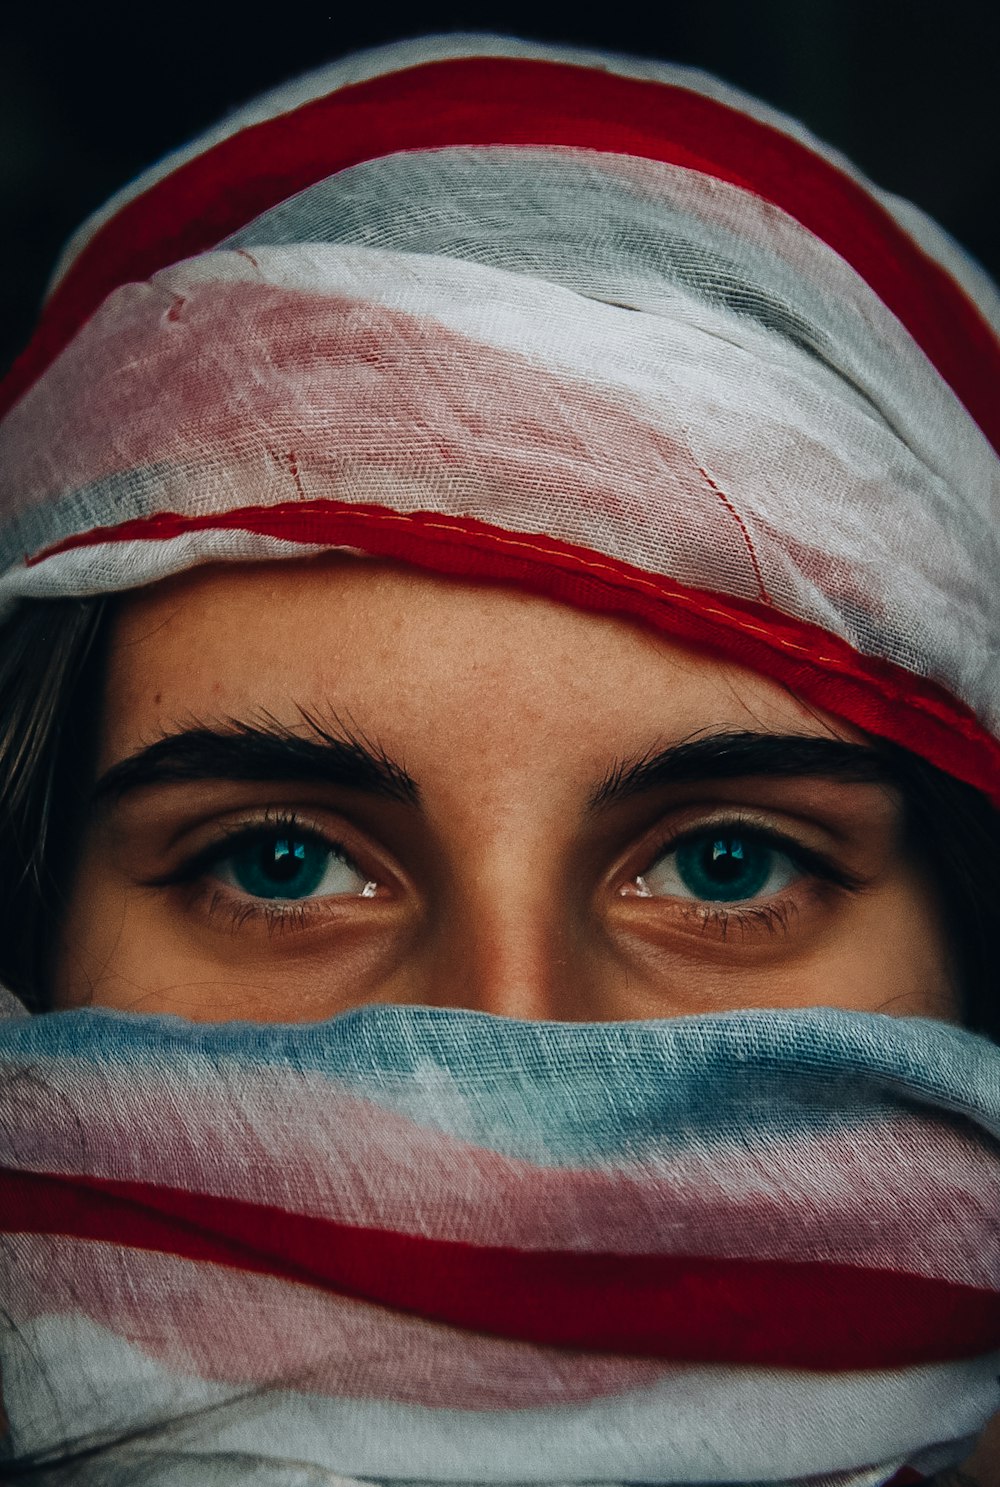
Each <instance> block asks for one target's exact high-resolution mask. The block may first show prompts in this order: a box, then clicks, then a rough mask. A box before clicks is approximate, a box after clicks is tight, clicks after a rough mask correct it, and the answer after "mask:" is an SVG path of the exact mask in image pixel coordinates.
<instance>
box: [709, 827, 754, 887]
mask: <svg viewBox="0 0 1000 1487" xmlns="http://www.w3.org/2000/svg"><path fill="white" fill-rule="evenodd" d="M705 859H706V861H705V868H706V871H707V872H708V874H709V876H710V877H713V878H714V879H715V881H716V882H717V883H726V884H729V883H735V882H737V881H738V880H739V879H740V878H741V877H743V876H744V875H745V874H746V862H745V861H744V859H743V843H742V842H741V841H740V839H739V838H738V837H729V838H728V839H724V840H722V841H717V842H712V844H711V846H710V847H706V850H705Z"/></svg>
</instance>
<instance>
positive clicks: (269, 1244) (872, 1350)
mask: <svg viewBox="0 0 1000 1487" xmlns="http://www.w3.org/2000/svg"><path fill="white" fill-rule="evenodd" d="M0 1213H2V1215H3V1217H2V1219H0V1228H2V1230H3V1232H6V1233H31V1234H60V1235H65V1236H71V1237H73V1238H76V1239H91V1240H98V1241H102V1242H104V1243H112V1244H119V1245H124V1246H126V1247H128V1248H131V1249H146V1250H154V1251H157V1252H161V1253H167V1254H171V1255H176V1256H178V1257H181V1258H185V1259H189V1260H197V1261H202V1262H205V1263H208V1264H215V1265H224V1266H229V1267H233V1268H235V1269H238V1270H243V1271H251V1272H255V1273H258V1274H265V1275H273V1276H280V1277H281V1278H283V1279H286V1280H289V1281H295V1282H299V1283H302V1284H306V1285H311V1286H317V1287H320V1288H322V1289H324V1290H330V1291H335V1292H337V1293H338V1294H341V1295H344V1296H351V1297H354V1298H356V1299H361V1300H365V1301H368V1302H370V1303H373V1304H375V1305H378V1306H388V1307H392V1308H393V1309H395V1310H397V1311H403V1312H407V1313H410V1314H414V1313H415V1314H417V1315H419V1316H422V1317H425V1318H427V1319H429V1320H433V1321H435V1322H438V1323H444V1324H446V1325H450V1326H456V1327H461V1328H463V1329H465V1330H471V1331H475V1332H482V1333H487V1334H490V1335H493V1336H498V1337H506V1338H516V1339H518V1340H520V1341H526V1342H535V1343H539V1344H543V1345H546V1346H553V1347H562V1348H583V1349H588V1350H597V1351H601V1352H614V1353H630V1354H635V1355H637V1356H641V1357H655V1358H660V1359H664V1360H670V1361H680V1360H685V1361H700V1362H732V1363H742V1364H748V1365H756V1366H765V1365H777V1366H783V1367H790V1368H803V1369H819V1370H823V1371H843V1370H848V1369H850V1370H854V1369H869V1368H899V1367H907V1366H915V1365H919V1364H923V1363H932V1362H942V1361H945V1360H948V1359H957V1358H966V1357H975V1356H979V1355H981V1354H984V1353H988V1352H990V1351H991V1350H992V1349H993V1348H995V1347H997V1346H998V1344H1000V1294H998V1293H996V1292H993V1291H984V1290H978V1289H976V1288H974V1287H972V1286H962V1285H956V1284H954V1283H952V1282H948V1281H941V1280H933V1279H929V1278H928V1277H926V1276H917V1275H907V1274H902V1273H898V1272H895V1271H886V1270H865V1269H860V1268H856V1267H852V1266H848V1265H831V1264H828V1263H815V1264H813V1263H808V1262H804V1263H798V1264H792V1263H788V1262H777V1261H770V1260H728V1259H727V1260H719V1259H704V1258H700V1257H692V1258H683V1257H677V1256H660V1255H620V1254H594V1253H581V1252H579V1251H565V1250H563V1251H534V1250H517V1249H511V1248H507V1247H501V1246H485V1245H483V1246H477V1245H471V1244H468V1243H465V1242H462V1241H458V1240H443V1239H433V1238H429V1237H427V1236H425V1235H418V1234H400V1233H397V1232H394V1231H390V1230H385V1229H378V1228H365V1227H361V1226H355V1225H349V1224H343V1223H336V1222H331V1221H330V1220H326V1219H319V1218H314V1217H311V1216H307V1215H303V1214H297V1213H289V1212H286V1211H284V1210H282V1209H278V1208H272V1207H267V1206H265V1205H256V1204H252V1203H245V1202H242V1201H240V1200H238V1199H233V1198H218V1197H213V1196H209V1195H206V1194H200V1193H189V1192H183V1191H180V1190H178V1189H175V1188H163V1187H157V1186H154V1185H153V1184H151V1183H139V1182H115V1181H112V1180H110V1179H102V1178H93V1177H66V1176H60V1175H56V1174H51V1173H31V1172H16V1171H13V1170H10V1169H0Z"/></svg>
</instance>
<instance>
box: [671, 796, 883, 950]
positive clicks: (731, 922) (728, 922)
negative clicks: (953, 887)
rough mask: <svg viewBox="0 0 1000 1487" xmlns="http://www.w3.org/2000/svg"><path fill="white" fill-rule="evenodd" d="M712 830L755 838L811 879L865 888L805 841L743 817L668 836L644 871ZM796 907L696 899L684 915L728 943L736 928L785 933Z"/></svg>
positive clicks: (853, 888)
mask: <svg viewBox="0 0 1000 1487" xmlns="http://www.w3.org/2000/svg"><path fill="white" fill-rule="evenodd" d="M709 831H718V832H719V833H720V835H724V834H726V833H732V834H733V835H737V834H742V835H743V836H752V837H753V838H754V840H755V841H758V842H763V843H765V844H766V845H767V846H768V847H771V848H772V849H773V850H775V851H778V852H782V853H784V855H785V856H786V857H788V858H789V860H790V861H791V862H793V863H794V864H795V866H796V867H797V868H800V869H801V870H802V871H803V872H804V873H806V874H808V875H809V876H810V877H812V878H818V879H819V880H820V881H821V882H823V883H825V884H828V885H830V886H832V887H835V888H840V889H842V890H844V891H845V892H847V893H856V892H857V891H858V889H859V888H861V886H862V880H861V879H860V878H858V877H856V876H855V875H854V874H853V873H849V872H848V871H847V870H846V869H845V868H843V867H841V866H840V865H839V864H838V863H836V862H833V861H832V860H831V859H830V858H828V857H825V856H824V855H823V854H822V853H820V852H816V851H814V850H813V849H812V848H811V847H805V846H803V845H802V843H801V842H797V841H795V840H794V838H792V837H789V836H785V835H784V834H783V833H782V832H780V831H774V830H773V829H771V828H769V827H766V826H761V825H760V824H759V823H758V822H756V821H754V820H752V819H748V818H747V817H745V816H739V815H735V816H729V817H724V818H722V819H721V820H718V821H706V822H700V823H699V824H698V825H696V826H692V827H689V828H687V829H685V830H683V831H680V832H676V833H673V834H671V833H668V834H667V835H666V836H665V837H664V838H663V839H662V840H661V841H660V842H659V843H658V844H657V846H656V847H655V848H654V850H653V851H652V852H651V853H650V854H649V858H648V864H649V865H648V866H647V867H646V868H644V869H643V871H644V872H649V871H650V869H651V868H652V867H654V866H655V865H656V863H658V862H659V861H660V860H661V858H663V857H666V856H668V855H669V854H670V853H671V852H676V851H677V850H678V849H679V848H680V847H683V846H684V845H685V843H687V842H690V841H696V840H697V839H698V838H699V837H702V836H704V835H705V834H706V832H709ZM796 907H797V906H796V904H795V903H794V901H793V900H792V899H791V898H785V899H780V900H778V901H777V902H775V903H772V904H754V905H752V906H748V907H745V908H740V907H739V906H738V905H731V906H728V907H723V906H722V905H712V906H711V907H709V906H708V905H707V903H706V902H705V901H703V900H698V899H692V900H691V901H690V907H688V908H686V909H685V910H684V912H685V914H687V915H688V916H690V917H696V918H697V919H698V920H700V922H701V926H702V931H703V933H708V932H714V933H716V934H718V936H719V938H720V939H723V940H724V939H725V938H726V936H727V935H728V933H729V930H730V928H732V927H736V928H739V929H742V930H744V931H746V930H748V929H751V928H752V929H760V930H763V931H765V932H766V933H768V934H778V933H780V932H782V931H785V930H787V928H788V925H789V923H790V921H791V917H792V914H793V912H794V911H795V909H796Z"/></svg>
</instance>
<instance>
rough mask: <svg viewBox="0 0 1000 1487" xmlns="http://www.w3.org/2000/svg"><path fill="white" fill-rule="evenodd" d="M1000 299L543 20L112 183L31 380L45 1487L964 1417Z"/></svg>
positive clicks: (713, 87)
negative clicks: (116, 186)
mask: <svg viewBox="0 0 1000 1487" xmlns="http://www.w3.org/2000/svg"><path fill="white" fill-rule="evenodd" d="M996 323H997V316H996V300H995V296H994V294H993V291H992V289H991V288H990V287H989V286H988V285H987V284H985V283H984V282H983V281H982V279H981V276H980V275H979V274H978V272H977V270H976V269H975V268H974V267H973V266H971V265H970V264H969V263H968V262H967V261H966V260H965V259H964V258H963V257H962V255H961V254H960V253H959V251H958V250H957V249H955V248H954V247H953V246H952V245H951V244H950V243H948V242H947V241H946V240H945V239H944V238H943V237H942V236H941V235H940V234H939V233H938V232H937V230H936V229H935V228H933V226H932V225H931V224H929V223H927V222H926V221H925V220H924V219H923V218H921V217H919V216H918V215H917V214H916V213H915V212H914V211H913V209H911V208H909V207H906V206H905V205H903V204H900V203H898V202H894V201H892V200H890V199H889V198H886V197H884V196H882V195H880V194H879V193H878V192H877V191H875V190H874V189H873V188H872V187H870V186H869V185H867V183H865V182H862V181H861V180H859V178H858V177H857V176H856V175H855V174H854V173H853V172H852V170H851V169H850V167H848V166H846V165H845V164H844V163H843V162H842V161H839V160H836V159H835V158H833V157H832V156H830V154H829V153H828V152H826V151H824V150H823V149H822V147H820V146H818V145H817V144H816V143H815V142H814V141H812V140H811V139H809V138H808V137H807V136H806V135H805V134H804V133H803V132H802V131H801V130H799V129H798V127H797V126H795V125H794V124H791V123H790V122H789V121H788V120H785V119H781V118H779V117H777V116H775V115H773V114H771V113H769V112H768V111H767V110H765V109H763V108H762V107H761V106H759V105H757V104H754V103H752V102H750V101H749V100H747V99H745V98H742V97H740V96H739V95H736V94H734V93H732V92H731V91H730V90H728V89H725V88H723V87H722V86H721V85H719V84H716V83H715V82H713V81H712V80H710V79H706V78H704V77H701V76H700V75H695V74H690V73H687V72H684V71H681V70H677V69H672V68H668V67H662V66H659V65H656V64H646V63H635V62H632V61H630V60H628V59H621V58H614V57H605V56H588V55H586V54H583V53H573V52H559V51H557V50H554V49H551V48H543V47H535V46H531V45H525V44H522V43H519V42H513V41H508V40H503V39H497V38H485V39H483V38H474V39H472V40H463V39H461V38H459V39H456V38H444V39H437V40H430V41H422V42H414V43H408V44H406V45H404V46H401V47H397V48H389V49H386V50H383V51H380V52H377V53H371V54H366V55H364V56H361V57H355V58H351V59H348V60H347V61H346V62H344V63H339V64H336V65H335V66H334V67H332V68H330V69H327V70H325V71H324V72H322V73H318V74H316V75H314V76H312V77H310V78H307V79H304V80H303V81H302V82H301V83H298V84H295V85H293V86H291V87H290V88H289V89H286V90H281V91H280V92H279V93H277V94H275V95H272V96H271V97H270V98H267V99H264V100H262V101H260V102H259V103H258V104H256V105H254V106H253V107H252V108H250V109H248V110H247V111H246V112H245V113H244V114H242V115H239V116H237V117H236V118H234V119H232V120H230V121H229V122H228V123H227V124H226V125H225V126H223V127H222V128H221V129H220V130H219V131H217V132H216V133H215V134H214V135H212V136H209V137H207V138H206V139H205V140H202V141H200V142H199V143H198V144H197V145H196V146H194V147H192V148H191V149H189V150H187V151H185V152H182V153H181V154H180V155H178V156H175V157H173V158H172V159H171V160H169V161H167V162H165V163H164V164H163V165H162V166H160V167H157V168H156V169H155V170H154V171H153V172H151V173H150V174H149V175H148V176H146V177H145V178H143V180H141V181H140V182H139V183H137V184H136V186H134V187H132V188H129V190H128V191H126V192H125V193H123V194H122V195H121V196H120V197H119V198H117V199H116V201H115V202H113V203H112V204H111V206H110V207H109V208H108V209H107V211H106V212H105V213H104V214H102V215H101V216H100V217H98V218H97V219H95V220H94V221H93V222H91V223H90V224H88V225H87V227H85V228H84V229H83V231H82V233H81V234H80V235H79V236H78V238H77V239H76V240H75V241H74V243H73V244H72V245H71V248H70V250H69V252H68V254H67V257H66V259H65V260H64V263H63V265H62V266H61V270H60V274H59V277H58V279H57V283H56V285H55V286H54V288H53V291H52V293H51V296H50V299H49V303H48V306H47V309H46V312H45V314H44V316H43V319H42V323H41V325H40V327H39V330H38V332H37V335H36V337H35V339H34V341H33V342H32V345H31V346H30V347H29V348H28V351H27V352H26V353H25V356H24V357H23V358H22V360H21V362H20V363H19V364H18V366H17V367H16V368H15V369H14V372H13V373H12V375H11V378H10V379H9V382H8V384H7V387H6V405H5V406H6V408H7V410H8V411H7V412H6V417H5V421H4V425H3V441H4V442H3V468H4V470H5V479H6V482H7V491H8V494H7V497H6V500H7V510H8V514H9V521H8V529H7V530H8V538H7V541H8V550H9V552H10V554H11V557H10V561H9V565H8V568H7V571H6V573H5V576H4V578H3V579H2V581H0V583H2V588H3V594H4V597H5V599H6V600H7V601H8V602H9V604H10V606H11V617H10V620H9V626H10V629H9V637H10V645H9V650H8V661H7V672H6V682H5V685H6V688H7V692H6V696H7V699H8V702H7V706H6V715H7V716H8V717H9V718H10V719H11V722H10V724H9V727H8V739H7V747H6V755H5V769H6V781H7V784H6V789H7V798H8V800H9V802H10V811H11V826H12V829H11V832H10V839H9V843H8V847H7V860H8V872H9V880H10V883H11V889H10V893H9V902H10V904H11V912H10V915H9V917H10V920H11V924H10V929H9V932H8V949H7V951H6V952H5V953H6V962H5V975H6V978H7V980H8V983H9V984H10V985H11V986H12V987H13V988H14V990H15V991H16V992H17V993H18V995H19V997H20V1003H19V1004H15V1003H14V1001H13V999H11V1015H10V1019H9V1021H8V1022H7V1024H6V1025H5V1030H4V1035H3V1043H2V1050H3V1071H4V1072H3V1083H2V1091H3V1103H2V1107H0V1108H2V1112H3V1113H2V1126H0V1129H2V1131H3V1151H4V1157H3V1161H4V1173H3V1179H2V1181H3V1189H4V1204H3V1212H4V1219H3V1223H4V1228H5V1231H6V1233H5V1254H6V1256H7V1261H8V1263H7V1270H6V1275H5V1279H4V1308H5V1314H6V1315H7V1317H8V1318H9V1321H8V1326H7V1330H6V1335H5V1339H4V1342H3V1352H2V1357H3V1369H4V1388H5V1396H6V1404H7V1410H8V1414H9V1417H10V1431H9V1436H8V1442H9V1461H10V1464H9V1465H7V1466H6V1468H5V1470H6V1473H7V1478H8V1479H9V1480H21V1479H24V1478H26V1477H27V1478H29V1479H30V1478H31V1476H32V1474H33V1475H34V1478H35V1479H37V1480H61V1479H62V1478H61V1477H60V1473H62V1474H63V1476H65V1474H66V1473H67V1472H68V1473H76V1474H77V1475H76V1476H75V1477H73V1478H72V1479H73V1480H81V1479H83V1480H93V1481H96V1482H102V1483H103V1482H108V1481H111V1480H115V1481H117V1480H123V1481H135V1480H142V1481H144V1482H145V1481H156V1482H170V1483H173V1482H181V1481H185V1482H186V1481H197V1482H209V1481H210V1482H213V1483H214V1482H224V1481H225V1482H228V1481H230V1480H232V1481H247V1480H252V1481H261V1482H268V1483H279V1482H280V1483H292V1482H296V1483H298V1482H312V1481H334V1480H336V1481H343V1480H345V1479H351V1480H361V1481H376V1480H377V1481H386V1482H388V1481H393V1482H399V1481H416V1480H420V1481H424V1482H431V1481H435V1482H438V1481H451V1482H478V1481H496V1482H527V1481H531V1482H542V1481H546V1482H556V1481H588V1482H598V1481H599V1482H601V1483H611V1482H624V1481H643V1482H661V1483H662V1482H671V1483H679V1482H695V1481H698V1482H718V1483H722V1482H729V1483H733V1482H743V1483H746V1482H756V1481H760V1482H763V1481H768V1482H785V1483H793V1482H794V1483H805V1482H807V1481H808V1482H809V1483H812V1484H813V1487H861V1484H862V1483H864V1484H869V1487H876V1484H881V1483H887V1482H890V1481H891V1482H894V1483H896V1484H898V1487H901V1484H903V1483H906V1482H916V1481H924V1480H928V1479H929V1478H933V1475H934V1474H935V1473H940V1472H944V1471H945V1470H946V1469H948V1468H949V1467H951V1466H952V1465H953V1464H954V1463H955V1462H958V1461H961V1460H962V1459H963V1457H965V1456H967V1455H968V1454H969V1452H971V1451H972V1450H973V1448H974V1447H975V1445H976V1442H977V1440H978V1439H979V1438H980V1436H981V1435H982V1432H983V1429H984V1427H985V1425H986V1423H987V1420H988V1419H989V1417H990V1416H991V1414H993V1413H994V1411H995V1410H996V1409H997V1405H998V1402H1000V1400H998V1392H997V1382H998V1381H997V1374H998V1369H1000V1364H998V1350H1000V1263H998V1255H997V1239H998V1233H997V1222H996V1214H997V1211H998V1200H1000V1164H998V1162H997V1149H996V1140H997V1136H998V1133H1000V1077H998V1069H1000V1059H998V1055H997V1049H996V1036H997V1030H998V1027H1000V1016H998V1012H997V1003H996V995H995V982H994V981H993V980H992V979H991V977H990V965H991V949H992V944H993V940H992V927H993V926H994V925H995V917H993V916H995V909H994V907H993V903H994V899H993V892H994V890H993V889H992V888H991V887H990V884H994V885H995V884H996V877H997V869H996V843H997V840H998V833H997V828H996V818H995V815H994V812H993V807H994V805H995V803H996V801H997V799H998V798H1000V785H998V778H1000V772H998V768H997V765H998V757H1000V744H998V739H997V734H998V727H1000V724H998V716H1000V714H998V706H997V669H996V620H997V611H996V600H995V592H994V590H995V584H994V579H993V575H994V573H995V562H996V558H997V554H996V551H995V546H996V542H997V535H996V522H995V520H994V519H993V512H994V510H995V505H994V502H995V494H996V490H997V463H996V454H995V441H996V438H997V435H998V429H997V426H996V407H995V400H994V398H993V391H992V390H993V386H994V385H995V384H994V378H995V373H996V368H997V361H998V348H997V338H996V330H995V326H996ZM991 440H992V441H993V442H992V443H991ZM276 560H280V561H276ZM102 595H105V596H110V595H114V596H117V597H115V598H113V599H112V598H100V597H97V596H102ZM54 906H58V907H57V908H56V907H54ZM25 1008H30V1010H31V1011H32V1012H34V1013H35V1014H39V1013H49V1014H51V1015H35V1016H32V1017H26V1016H24V1015H23V1013H24V1010H25ZM19 1009H20V1014H21V1015H17V1014H18V1010H19ZM164 1014H173V1016H170V1015H166V1016H165V1015H164ZM340 1014H343V1015H340ZM470 1014H478V1015H470ZM483 1014H486V1015H485V1016H484V1015H483ZM178 1019H180V1020H178ZM88 1473H89V1474H90V1475H89V1476H88V1475H87V1474H88ZM939 1480H942V1481H943V1480H944V1478H943V1477H939ZM983 1480H988V1478H984V1479H983Z"/></svg>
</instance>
